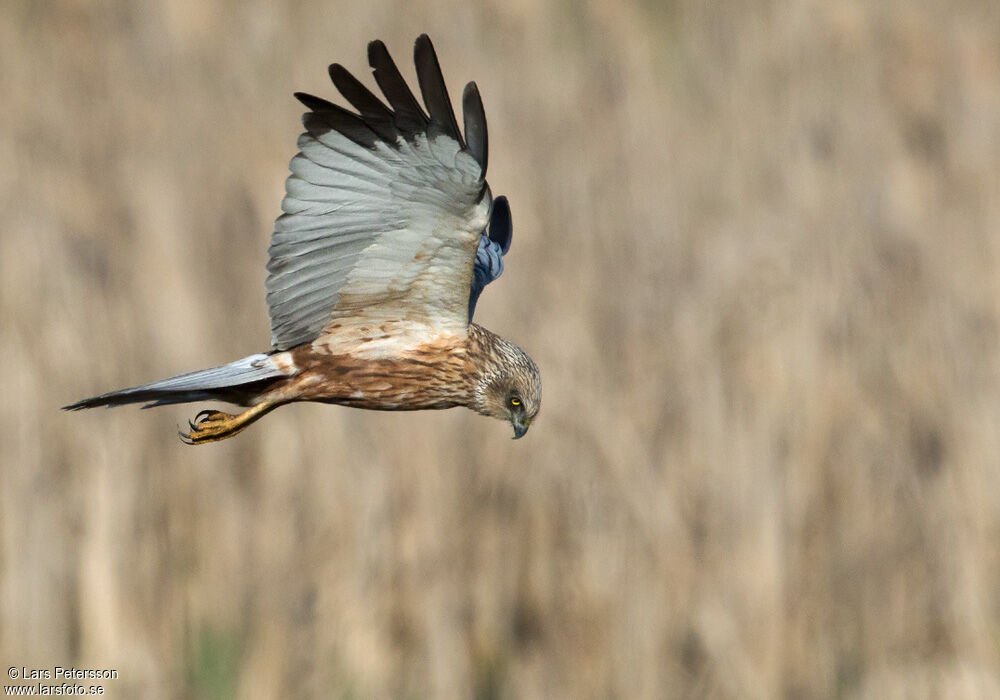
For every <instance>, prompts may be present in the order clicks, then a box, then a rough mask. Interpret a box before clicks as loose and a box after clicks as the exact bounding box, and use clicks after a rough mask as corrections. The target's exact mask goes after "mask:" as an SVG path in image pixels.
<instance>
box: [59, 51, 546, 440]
mask: <svg viewBox="0 0 1000 700" xmlns="http://www.w3.org/2000/svg"><path fill="white" fill-rule="evenodd" d="M413 53H414V61H415V63H416V69H417V80H418V83H419V85H420V93H421V95H422V97H423V103H424V107H425V108H426V112H425V111H424V108H422V107H421V105H420V103H419V102H418V101H417V99H416V98H415V97H414V95H413V92H411V91H410V88H409V87H408V86H407V84H406V82H405V81H404V80H403V77H402V76H401V75H400V73H399V69H398V68H397V67H396V64H395V63H394V62H393V60H392V58H391V57H390V56H389V52H388V51H387V50H386V47H385V44H383V43H382V42H381V41H373V42H371V43H370V44H369V45H368V62H369V64H370V65H371V67H372V71H373V73H374V77H375V82H376V83H377V84H378V87H379V88H380V89H381V91H382V94H383V95H384V97H385V102H383V101H382V100H381V99H380V98H379V97H376V96H375V94H373V93H372V92H371V91H370V90H369V89H368V88H366V87H365V86H364V85H363V84H362V83H361V82H360V81H358V80H357V79H356V78H355V77H354V76H353V75H351V74H350V73H349V72H348V71H347V70H346V69H345V68H344V67H343V66H341V65H339V64H337V63H334V64H333V65H332V66H330V69H329V72H330V78H331V79H332V80H333V84H334V85H335V86H336V88H337V89H338V90H339V91H340V94H341V95H343V97H344V99H345V100H347V102H349V103H350V105H351V106H352V107H353V108H354V111H351V110H348V109H345V108H344V107H341V106H338V105H336V104H333V103H331V102H327V101H326V100H324V99H321V98H319V97H314V96H312V95H307V94H303V93H296V95H295V96H296V97H297V98H298V99H299V100H300V101H301V102H302V103H303V104H304V105H305V106H306V107H307V108H308V109H309V111H308V112H307V113H306V114H305V115H304V116H303V118H302V122H303V124H304V125H305V133H303V134H302V135H301V136H300V137H299V140H298V149H299V152H298V154H297V155H296V156H295V157H294V158H292V160H291V163H290V165H289V168H290V169H291V175H290V176H289V178H288V180H287V181H286V183H285V191H286V193H285V198H284V199H283V200H282V203H281V210H282V212H283V213H282V214H281V216H279V217H278V219H277V220H276V221H275V224H274V233H273V235H272V237H271V246H270V249H269V253H270V260H269V262H268V264H267V270H268V277H267V283H266V288H267V304H268V308H269V313H270V317H271V344H272V349H271V350H270V351H269V352H267V353H260V354H256V355H251V356H249V357H244V358H243V359H241V360H236V361H235V362H230V363H229V364H227V365H223V366H221V367H213V368H211V369H205V370H201V371H197V372H190V373H188V374H182V375H180V376H177V377H171V378H169V379H163V380H161V381H158V382H153V383H152V384H146V385H144V386H138V387H134V388H131V389H121V390H119V391H112V392H110V393H107V394H102V395H100V396H95V397H92V398H89V399H83V400H82V401H78V402H76V403H74V404H71V405H69V406H66V407H65V408H66V409H69V410H77V409H82V408H93V407H95V406H118V405H121V404H129V403H145V404H146V406H145V407H150V406H162V405H165V404H174V403H186V402H192V401H204V400H212V399H217V400H221V401H226V402H229V403H233V404H237V405H240V406H244V407H246V410H244V411H243V412H241V413H238V414H235V415H231V414H228V413H223V412H222V411H216V410H205V411H201V412H200V413H198V414H197V416H195V418H194V420H193V421H191V422H190V423H189V426H190V431H189V432H187V433H181V437H182V439H183V440H185V441H186V442H188V443H191V444H195V445H199V444H202V443H206V442H213V441H216V440H222V439H225V438H228V437H231V436H233V435H236V434H237V433H239V432H240V431H241V430H243V429H244V428H245V427H247V426H248V425H249V424H250V423H252V422H254V421H256V420H257V419H258V418H260V417H262V416H264V415H265V414H267V413H268V412H270V411H272V410H274V409H275V408H277V407H278V406H281V405H282V404H286V403H290V402H293V401H319V402H323V403H333V404H340V405H342V406H351V407H354V408H368V409H377V410H386V411H409V410H419V409H429V408H451V407H453V406H466V407H468V408H470V409H472V410H474V411H476V412H477V413H481V414H483V415H486V416H493V417H494V418H499V419H502V420H505V421H509V422H510V424H511V425H512V426H513V429H514V437H515V438H519V437H521V436H522V435H524V433H525V432H526V431H527V430H528V426H529V425H531V421H532V419H534V418H535V416H536V415H537V414H538V410H539V407H540V405H541V378H540V375H539V372H538V367H537V366H536V365H535V363H534V362H533V361H532V359H531V358H530V357H528V355H527V354H526V353H525V352H524V351H523V350H521V349H520V348H519V347H517V346H516V345H514V344H513V343H510V342H508V341H507V340H504V339H503V338H501V337H499V336H498V335H496V334H494V333H491V332H490V331H488V330H486V329H485V328H483V327H482V326H479V325H477V324H475V323H472V315H473V311H474V310H475V306H476V300H477V299H478V298H479V294H480V292H482V290H483V287H484V286H485V285H486V284H488V283H489V282H491V281H493V280H494V279H496V278H497V277H498V276H499V275H500V273H501V272H502V271H503V262H502V260H501V257H502V256H503V254H504V253H506V252H507V250H508V249H509V247H510V242H511V233H512V229H511V216H510V209H509V207H508V204H507V200H506V198H504V197H497V198H494V197H493V196H492V194H491V192H490V188H489V185H487V184H486V180H485V176H486V155H487V136H486V114H485V112H484V110H483V103H482V100H481V99H480V96H479V89H478V88H477V87H476V84H475V83H469V84H468V85H466V87H465V92H464V93H463V95H462V112H463V115H462V116H463V121H464V127H465V128H464V132H465V133H464V135H463V133H462V132H461V131H460V130H459V126H458V122H457V121H456V120H455V113H454V111H453V110H452V106H451V100H450V98H449V97H448V91H447V89H446V87H445V83H444V78H443V76H442V75H441V68H440V66H439V64H438V59H437V55H436V54H435V52H434V47H433V45H432V44H431V41H430V39H429V38H428V37H427V35H426V34H425V35H422V36H420V37H419V38H418V39H417V41H416V43H415V46H414V52H413ZM386 103H388V104H386Z"/></svg>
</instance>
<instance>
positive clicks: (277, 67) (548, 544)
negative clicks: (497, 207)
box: [0, 0, 1000, 700]
mask: <svg viewBox="0 0 1000 700" xmlns="http://www.w3.org/2000/svg"><path fill="white" fill-rule="evenodd" d="M425 31H426V32H428V33H430V35H431V37H432V38H433V40H434V42H435V44H436V46H437V49H438V53H439V55H440V58H441V62H442V64H443V68H444V73H445V76H446V79H447V81H448V84H449V87H450V88H451V92H452V96H453V97H455V96H457V95H459V94H460V91H461V86H462V85H463V84H464V83H465V82H466V81H468V80H473V79H474V80H476V81H478V83H479V86H480V89H481V91H482V93H483V96H484V100H485V103H486V109H487V115H488V118H489V125H490V137H491V138H490V142H491V147H492V149H491V153H490V183H491V185H492V187H493V191H494V192H495V193H497V194H500V193H504V194H507V195H508V196H509V197H510V200H511V202H512V206H513V211H514V221H515V243H514V247H513V249H512V251H511V254H510V255H509V256H508V257H507V272H506V273H505V275H504V277H503V278H502V279H501V280H500V281H499V282H498V283H496V284H495V285H493V286H491V287H490V289H489V290H488V291H487V293H486V294H485V295H484V297H483V300H482V301H481V302H480V307H479V310H478V314H477V315H478V318H479V319H480V321H481V322H482V323H483V324H485V325H486V326H488V327H490V328H492V329H493V330H495V331H497V332H499V333H501V334H503V335H505V336H507V337H509V338H511V339H512V340H514V341H516V342H518V343H519V344H521V345H522V346H523V347H524V348H525V349H527V350H528V352H530V353H531V354H532V355H533V356H534V358H535V359H536V360H537V362H538V364H539V365H540V367H541V368H542V372H543V376H544V382H545V393H544V402H543V410H542V413H541V416H540V419H539V420H538V421H537V423H536V424H535V425H534V426H533V427H532V429H531V431H530V433H529V434H528V436H527V437H526V439H524V440H521V441H518V442H512V441H511V440H510V430H509V428H508V427H505V426H502V425H500V424H499V423H496V422H493V421H489V420H486V419H484V418H480V417H478V416H475V415H473V414H472V413H470V412H465V411H460V410H454V411H447V412H438V413H422V414H378V413H367V412H361V411H352V410H347V409H341V408H337V407H330V406H310V405H303V406H294V407H289V408H284V409H282V410H280V411H278V412H277V413H275V414H273V415H272V416H270V417H268V418H267V419H266V420H264V421H263V422H261V423H259V424H257V425H255V426H254V427H253V428H251V429H250V430H249V431H248V432H247V433H245V434H243V435H241V436H240V437H239V438H237V439H235V440H231V441H227V442H224V443H220V444H218V445H211V446H207V447H204V448H190V447H186V446H184V445H182V444H181V443H180V442H179V441H178V439H177V437H176V434H175V429H176V428H177V426H178V425H181V424H185V421H186V420H187V418H189V417H190V416H191V415H192V414H193V413H194V412H195V411H196V410H197V407H172V408H164V409H159V410H156V411H148V412H141V411H138V410H134V409H118V410H112V411H103V410H98V411H91V412H87V413H83V414H80V413H76V414H65V413H61V412H60V411H59V410H58V407H59V406H61V405H63V404H65V403H68V402H70V401H72V400H75V399H79V398H81V397H83V396H88V395H91V394H95V393H99V392H102V391H106V390H110V389H113V388H117V387H121V386H130V385H134V384H137V383H142V382H146V381H149V380H153V379H158V378H161V377H164V376H167V375H171V374H175V373H178V372H182V371H187V370H192V369H197V368H201V367H206V366H210V365H213V364H218V363H222V362H225V361H228V360H231V359H235V358H237V357H241V356H243V355H246V354H249V353H252V352H257V351H261V350H264V349H266V348H267V347H268V340H269V330H268V322H267V314H266V307H265V304H264V294H263V279H264V274H265V273H264V263H265V261H266V248H267V242H268V237H269V234H270V230H271V222H272V220H273V218H274V217H275V216H276V215H277V213H278V204H279V201H280V199H281V196H282V193H283V180H284V178H285V176H286V174H287V168H286V166H287V161H288V159H289V158H290V157H291V156H292V155H293V153H294V150H295V148H294V144H295V139H296V136H297V135H298V133H299V131H300V127H299V122H298V119H299V115H300V113H301V112H302V111H303V110H302V108H301V107H300V106H299V105H298V103H296V102H295V100H294V99H293V98H292V96H291V93H292V91H293V90H305V91H309V92H313V93H316V94H319V95H324V96H331V95H332V94H333V93H334V90H333V87H332V85H330V84H329V82H328V79H327V76H326V71H325V68H326V66H327V64H328V63H330V62H332V61H339V62H342V63H344V64H345V65H346V66H347V67H348V68H350V69H352V70H354V71H355V72H356V73H357V74H358V75H359V76H364V78H365V80H366V81H367V82H368V84H369V85H372V84H373V82H372V81H370V74H369V73H368V70H367V62H366V58H365V46H366V43H367V41H368V40H370V39H373V38H382V39H384V40H385V41H386V42H387V44H388V45H389V48H390V50H391V51H392V52H393V53H394V55H395V57H396V58H397V60H398V61H399V63H400V66H401V69H402V70H403V73H404V75H405V76H407V77H408V78H410V79H411V80H412V79H413V68H412V63H411V58H410V57H411V52H412V42H413V40H414V39H415V38H416V36H417V35H418V34H419V33H421V32H425ZM0 95H2V96H3V107H2V109H0V162H2V163H3V167H2V168H0V202H2V209H3V212H4V216H3V224H2V229H3V230H2V235H0V271H2V274H0V305H2V307H0V308H2V324H0V353H2V357H3V361H2V362H0V387H2V390H3V397H4V400H3V401H2V402H0V443H2V447H0V455H2V456H0V459H2V468H0V509H2V510H0V535H2V538H0V562H2V564H0V567H2V568H0V661H2V663H3V664H4V665H5V666H8V665H18V666H20V665H24V666H28V667H31V666H35V667H41V668H44V667H52V666H55V665H63V666H66V665H70V664H76V665H78V666H90V667H114V668H117V669H119V672H120V675H121V678H120V680H118V681H109V682H108V683H107V688H108V693H109V694H110V696H112V697H122V698H154V699H155V698H199V699H201V698H206V699H222V698H233V697H238V698H261V699H270V698H277V697H281V698H400V699H410V698H413V699H419V698H445V699H448V698H477V699H482V700H487V699H500V698H503V699H513V698H518V699H520V698H525V699H533V698H628V699H644V698H650V699H656V698H695V697H713V698H775V697H786V698H824V697H845V698H893V697H897V698H937V697H940V698H984V697H998V696H1000V459H998V453H1000V429H998V419H1000V359H998V358H1000V355H998V350H1000V261H998V253H1000V250H998V236H997V234H998V230H1000V4H997V3H996V2H993V1H992V0H955V1H953V2H950V3H943V2H930V1H923V0H916V1H913V0H886V1H885V2H877V3H870V2H865V1H864V0H846V1H844V2H837V3H828V2H823V1H820V0H802V1H799V2H777V1H768V0H760V1H752V2H751V1H749V0H736V1H735V2H726V3H706V2H701V1H700V0H675V1H673V2H656V1H655V0H645V1H642V0H633V1H631V2H621V1H619V0H591V1H589V2H582V3H573V2H565V1H558V0H556V1H553V2H548V3H544V2H535V1H534V0H503V1H488V2H485V3H481V4H474V3H452V2H444V1H443V0H419V1H415V2H406V3H394V2H388V1H386V0H372V1H370V2H364V3H362V2H355V3H338V2H327V1H323V2H321V1H318V0H298V1H294V2H273V1H272V0H248V1H237V0H222V1H218V2H214V1H213V2H206V1H205V0H170V1H169V2H167V1H165V0H133V1H128V0H119V1H109V2H86V1H84V0H52V1H48V2H38V1H36V0H5V1H4V2H3V3H2V5H0Z"/></svg>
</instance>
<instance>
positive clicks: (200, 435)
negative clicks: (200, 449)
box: [178, 401, 281, 445]
mask: <svg viewBox="0 0 1000 700" xmlns="http://www.w3.org/2000/svg"><path fill="white" fill-rule="evenodd" d="M280 405H281V403H280V402H269V401H265V402H263V403H259V404H257V405H256V406H253V407H252V408H248V409H247V410H245V411H243V413H238V414H236V415H233V414H231V413H223V412H222V411H211V410H206V411H202V412H201V413H199V414H198V415H196V416H195V417H194V420H193V421H188V425H189V426H191V432H190V433H178V434H179V435H180V436H181V440H182V441H184V442H185V443H187V444H188V445H203V444H204V443H206V442H218V441H219V440H225V439H226V438H228V437H232V436H233V435H236V434H237V433H239V432H240V431H241V430H243V429H244V428H246V427H247V426H248V425H250V424H251V423H253V422H254V421H255V420H257V419H258V418H260V417H262V416H264V415H265V414H266V413H268V412H270V411H273V410H274V409H275V408H277V407H278V406H280Z"/></svg>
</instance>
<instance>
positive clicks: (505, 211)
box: [469, 196, 514, 323]
mask: <svg viewBox="0 0 1000 700" xmlns="http://www.w3.org/2000/svg"><path fill="white" fill-rule="evenodd" d="M513 237H514V228H513V222H512V220H511V218H510V205H509V204H508V203H507V198H506V197H504V196H500V197H497V198H496V199H494V200H493V209H492V210H491V211H490V223H489V224H488V225H487V227H486V229H485V230H484V231H483V232H482V234H481V235H480V237H479V248H478V250H476V262H475V263H474V265H473V267H472V289H471V290H470V291H469V323H471V322H472V314H473V313H475V311H476V302H477V301H479V295H480V294H482V292H483V289H484V288H485V287H486V285H488V284H489V283H490V282H492V281H493V280H495V279H496V278H497V277H499V276H500V275H502V274H503V256H504V254H506V252H507V251H508V250H510V242H511V239H512V238H513Z"/></svg>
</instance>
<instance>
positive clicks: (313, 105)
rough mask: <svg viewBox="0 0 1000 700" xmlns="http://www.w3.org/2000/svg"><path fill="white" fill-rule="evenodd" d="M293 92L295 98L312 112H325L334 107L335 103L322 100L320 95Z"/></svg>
mask: <svg viewBox="0 0 1000 700" xmlns="http://www.w3.org/2000/svg"><path fill="white" fill-rule="evenodd" d="M293 94H294V95H295V99H296V100H298V101H299V102H301V103H302V104H304V105H305V106H306V107H308V108H309V109H311V110H312V111H314V112H326V111H329V110H333V109H335V108H336V105H335V104H333V103H332V102H329V101H327V100H324V99H323V98H322V97H316V96H315V95H310V94H309V93H308V92H296V93H293Z"/></svg>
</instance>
